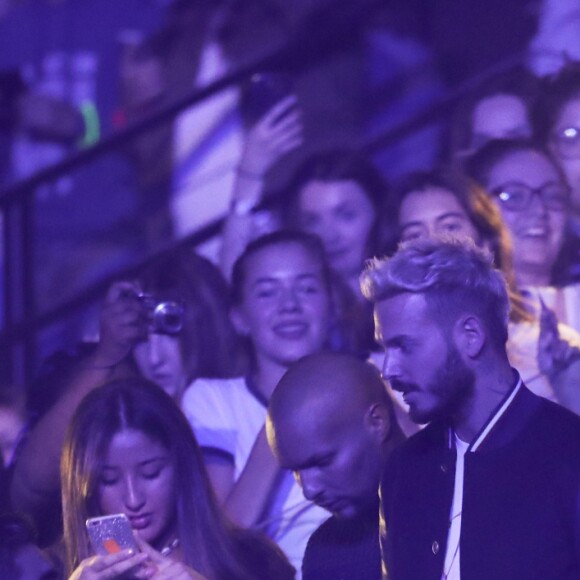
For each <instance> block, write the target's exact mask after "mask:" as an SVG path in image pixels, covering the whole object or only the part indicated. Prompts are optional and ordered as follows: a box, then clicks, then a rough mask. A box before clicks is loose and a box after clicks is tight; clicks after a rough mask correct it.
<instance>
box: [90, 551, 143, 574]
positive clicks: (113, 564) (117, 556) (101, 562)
mask: <svg viewBox="0 0 580 580" xmlns="http://www.w3.org/2000/svg"><path fill="white" fill-rule="evenodd" d="M147 559H148V556H147V554H144V553H142V552H135V551H133V550H121V551H119V552H115V553H112V554H107V555H105V556H96V557H95V558H94V560H93V562H92V563H91V565H90V568H91V569H92V571H93V572H106V573H107V574H108V575H111V577H114V576H115V575H120V574H123V573H125V572H127V571H128V570H130V569H131V568H134V567H136V566H139V565H141V564H143V563H144V562H145V561H147Z"/></svg>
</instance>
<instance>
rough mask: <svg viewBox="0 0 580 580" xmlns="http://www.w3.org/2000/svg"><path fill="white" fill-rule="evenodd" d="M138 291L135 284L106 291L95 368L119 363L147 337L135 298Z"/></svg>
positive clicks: (144, 321) (120, 283)
mask: <svg viewBox="0 0 580 580" xmlns="http://www.w3.org/2000/svg"><path fill="white" fill-rule="evenodd" d="M138 292H139V287H138V285H137V284H136V283H135V282H116V283H114V284H113V285H112V286H111V287H110V288H109V291H108V292H107V296H106V297H105V301H104V304H103V308H102V310H101V319H100V339H99V345H98V347H97V350H96V353H95V356H94V364H95V366H102V367H108V366H111V367H112V366H114V365H116V364H118V363H119V362H121V361H122V360H123V359H124V358H125V357H126V356H127V355H128V354H129V353H130V352H131V350H132V349H133V347H134V346H135V344H136V343H137V342H138V341H140V340H143V339H145V338H146V337H147V317H146V315H145V311H144V309H143V305H142V304H141V303H140V302H139V300H138V299H137V297H136V296H137V293H138Z"/></svg>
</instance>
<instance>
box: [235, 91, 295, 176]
mask: <svg viewBox="0 0 580 580" xmlns="http://www.w3.org/2000/svg"><path fill="white" fill-rule="evenodd" d="M301 144H302V117H301V112H300V109H299V108H298V100H297V98H296V97H295V96H294V95H291V96H288V97H285V98H283V99H282V100H281V101H278V102H277V103H276V104H275V105H274V106H273V107H271V108H270V109H269V110H268V111H267V112H266V114H265V115H263V116H262V117H261V118H260V119H259V120H258V121H257V122H256V124H255V125H254V126H253V127H252V128H251V129H250V130H249V131H248V136H247V138H246V142H245V145H244V150H243V153H242V158H241V160H240V173H241V175H242V176H244V175H251V176H254V177H264V175H265V174H266V172H267V171H268V169H270V167H271V166H272V165H274V163H275V162H276V161H278V159H280V158H281V157H282V156H283V155H285V154H286V153H289V152H290V151H292V150H293V149H296V148H297V147H299V146H300V145H301Z"/></svg>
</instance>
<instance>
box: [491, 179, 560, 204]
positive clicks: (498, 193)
mask: <svg viewBox="0 0 580 580" xmlns="http://www.w3.org/2000/svg"><path fill="white" fill-rule="evenodd" d="M491 193H492V194H493V195H494V196H495V197H497V198H498V199H499V202H500V204H501V206H502V207H504V208H505V209H506V210H508V211H522V210H524V209H526V208H527V207H529V205H530V204H531V203H532V197H533V196H534V195H538V196H539V197H540V199H541V200H542V203H543V204H544V207H546V208H548V209H553V210H556V211H563V210H565V209H566V208H567V207H568V198H569V191H568V189H567V188H566V187H565V186H563V185H562V184H560V183H547V184H546V185H542V187H530V186H529V185H526V184H525V183H520V182H517V181H512V182H509V183H505V184H504V185H500V186H499V187H494V188H493V189H492V190H491Z"/></svg>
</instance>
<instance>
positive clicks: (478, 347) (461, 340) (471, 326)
mask: <svg viewBox="0 0 580 580" xmlns="http://www.w3.org/2000/svg"><path fill="white" fill-rule="evenodd" d="M453 339H454V342H455V346H456V347H457V349H458V350H459V352H461V353H463V354H464V355H465V356H466V357H468V358H477V357H478V356H479V354H480V353H481V351H482V349H483V347H484V345H485V341H486V339H487V334H486V331H485V327H484V326H483V324H482V322H481V320H480V319H479V318H478V317H477V316H475V315H473V314H465V315H463V316H460V317H459V319H458V320H457V321H456V322H455V324H454V326H453Z"/></svg>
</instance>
